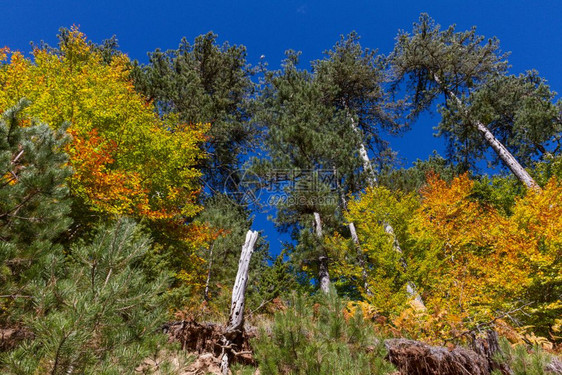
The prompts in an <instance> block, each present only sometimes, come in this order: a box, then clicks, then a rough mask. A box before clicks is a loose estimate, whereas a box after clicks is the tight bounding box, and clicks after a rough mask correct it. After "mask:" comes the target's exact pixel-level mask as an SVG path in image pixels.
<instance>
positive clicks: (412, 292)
mask: <svg viewBox="0 0 562 375" xmlns="http://www.w3.org/2000/svg"><path fill="white" fill-rule="evenodd" d="M348 116H349V119H350V120H351V128H352V129H353V131H354V132H355V133H356V134H359V129H358V128H357V125H355V120H354V119H353V116H351V114H350V113H349V111H348ZM359 155H360V156H361V159H362V161H363V170H364V171H365V173H367V184H368V185H369V187H371V188H373V187H375V186H377V177H376V176H375V171H374V170H373V165H372V164H371V160H370V159H369V154H368V153H367V148H366V147H365V144H363V142H360V144H359ZM350 230H351V227H350ZM384 230H385V232H386V233H388V234H389V235H391V236H392V237H393V240H392V241H393V242H392V246H393V248H394V250H395V251H397V252H398V253H400V254H403V253H402V249H401V248H400V244H399V242H398V239H397V238H396V236H395V235H394V229H393V228H392V226H391V225H390V223H387V222H385V223H384ZM353 233H355V238H353ZM351 236H352V238H353V241H354V242H355V243H356V245H357V246H360V243H359V237H358V236H357V231H355V225H353V232H352V234H351ZM400 261H401V263H402V265H403V266H404V271H406V269H407V264H406V260H405V259H404V257H401V259H400ZM359 262H360V263H361V259H359ZM362 272H363V274H364V277H365V274H366V272H367V271H366V269H365V266H363V269H362ZM365 284H366V283H365ZM366 285H367V284H366ZM406 291H407V292H408V295H409V296H410V297H411V298H413V299H414V300H415V301H416V302H417V303H418V304H419V305H421V307H423V308H425V304H424V303H423V299H422V298H421V296H420V294H419V293H418V292H417V288H416V285H415V284H414V283H413V282H412V281H408V283H407V285H406ZM367 293H371V294H372V292H370V290H368V289H367Z"/></svg>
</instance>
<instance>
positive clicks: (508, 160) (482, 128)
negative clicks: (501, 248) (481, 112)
mask: <svg viewBox="0 0 562 375" xmlns="http://www.w3.org/2000/svg"><path fill="white" fill-rule="evenodd" d="M433 79H434V80H435V82H436V83H437V84H438V85H440V86H441V87H442V88H443V89H444V90H445V92H446V93H447V95H448V96H449V97H450V98H451V99H453V100H454V101H455V102H456V103H457V105H458V107H459V110H460V111H461V112H462V113H463V115H464V116H467V115H468V113H467V111H466V109H465V108H464V105H463V103H462V101H461V100H460V99H459V98H458V97H457V96H456V95H455V93H454V92H452V91H451V90H449V89H448V88H447V87H444V86H443V85H442V83H441V79H439V77H438V76H437V74H435V73H434V74H433ZM472 125H473V126H474V125H476V130H478V132H479V133H480V135H481V136H482V137H483V138H484V140H485V141H486V142H487V143H488V145H490V147H492V149H493V150H494V152H495V153H496V154H497V155H498V156H499V158H500V159H501V160H502V161H503V162H504V164H505V165H506V166H507V167H508V168H509V170H510V171H511V172H512V173H513V174H514V175H515V177H517V178H518V179H519V181H521V182H522V183H523V184H525V186H527V187H528V188H530V189H538V190H540V187H539V185H538V184H537V183H536V182H535V180H533V178H532V177H531V175H529V173H528V172H527V171H526V170H525V168H523V166H522V165H521V164H519V162H518V161H517V159H515V157H514V156H513V155H512V154H511V152H509V150H508V149H507V148H506V147H505V146H504V145H503V144H502V143H501V142H500V141H499V140H498V139H497V138H496V137H495V136H494V134H492V132H491V131H490V129H488V127H487V126H486V125H484V124H483V123H481V122H480V121H476V123H475V124H472Z"/></svg>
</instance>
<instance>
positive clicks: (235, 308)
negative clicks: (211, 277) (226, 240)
mask: <svg viewBox="0 0 562 375" xmlns="http://www.w3.org/2000/svg"><path fill="white" fill-rule="evenodd" d="M257 239H258V232H255V231H251V230H249V231H248V233H247V234H246V242H245V243H244V246H242V253H241V255H240V261H239V262H238V273H237V274H236V280H235V282H234V287H233V288H232V302H231V304H230V316H229V317H228V325H227V327H226V330H225V332H224V339H223V353H222V358H221V371H222V373H223V375H227V374H228V367H229V360H230V358H231V357H232V355H233V354H234V355H236V349H238V350H240V349H239V348H240V343H241V341H242V334H243V331H244V304H245V301H246V286H247V284H248V271H249V268H250V259H251V258H252V253H253V252H254V246H255V245H256V241H257Z"/></svg>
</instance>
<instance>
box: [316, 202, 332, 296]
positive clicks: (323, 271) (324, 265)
mask: <svg viewBox="0 0 562 375" xmlns="http://www.w3.org/2000/svg"><path fill="white" fill-rule="evenodd" d="M313 224H314V231H315V233H316V237H317V238H318V241H319V242H320V243H322V238H323V237H324V232H323V230H322V220H321V219H320V214H319V213H318V212H315V213H314V223H313ZM318 283H319V284H320V290H321V291H322V292H323V293H325V294H327V293H328V292H329V291H330V273H329V272H328V257H327V256H326V255H325V254H324V253H322V255H320V256H319V257H318Z"/></svg>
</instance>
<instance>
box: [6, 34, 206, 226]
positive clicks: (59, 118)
mask: <svg viewBox="0 0 562 375" xmlns="http://www.w3.org/2000/svg"><path fill="white" fill-rule="evenodd" d="M0 61H2V62H3V64H2V65H0V87H1V88H2V89H1V90H0V111H3V110H5V109H7V108H9V107H11V106H13V105H14V104H15V103H17V102H18V100H19V99H20V98H22V97H26V98H27V99H29V100H31V102H32V104H31V106H29V107H28V108H27V109H26V115H27V117H28V118H33V119H38V120H40V121H42V122H45V123H47V124H49V125H50V126H52V127H58V126H60V124H62V123H63V122H70V124H71V126H70V131H71V133H72V135H73V139H74V141H73V143H72V144H71V145H70V146H69V149H68V152H69V154H70V155H71V164H72V167H73V168H74V170H75V172H76V173H75V175H74V177H73V178H72V181H71V188H72V193H73V194H74V195H76V196H79V197H81V198H83V199H84V201H85V202H86V203H87V204H89V205H90V206H91V207H92V209H94V210H98V211H101V212H106V213H110V214H127V215H133V216H136V217H139V218H148V219H151V220H181V217H182V216H188V217H189V216H193V215H194V214H196V213H197V212H198V211H199V210H200V207H199V206H198V204H197V203H196V198H197V194H198V192H199V189H200V184H199V177H200V175H201V174H200V172H199V170H198V169H197V168H196V166H197V163H198V160H199V159H200V158H201V157H202V156H203V154H202V152H201V150H200V147H199V145H200V143H201V142H202V141H203V140H204V134H205V131H206V130H207V126H202V125H186V124H183V125H178V124H177V123H176V122H174V121H173V119H169V120H161V119H160V118H159V117H158V116H157V115H156V114H155V112H154V107H153V105H152V104H151V103H150V102H147V100H146V99H145V98H143V97H142V96H141V95H140V94H138V93H137V92H135V90H134V87H133V84H132V82H131V80H130V78H129V68H130V62H129V59H128V58H127V56H125V55H117V56H115V57H114V58H113V59H112V61H111V63H109V64H105V63H104V62H103V60H102V57H101V55H100V53H98V52H96V51H95V50H94V49H93V48H92V47H91V46H90V45H88V43H87V41H86V37H85V36H84V34H82V33H81V32H80V31H79V30H78V29H77V28H73V29H72V30H71V31H70V33H69V37H68V38H67V39H66V40H65V42H64V43H61V46H60V51H59V52H58V53H55V52H53V51H52V50H48V49H35V50H34V51H33V58H32V59H26V58H25V57H24V56H23V55H22V54H21V53H19V52H13V53H10V52H9V51H8V50H6V49H3V50H2V52H1V53H0ZM96 158H98V159H99V160H96Z"/></svg>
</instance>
